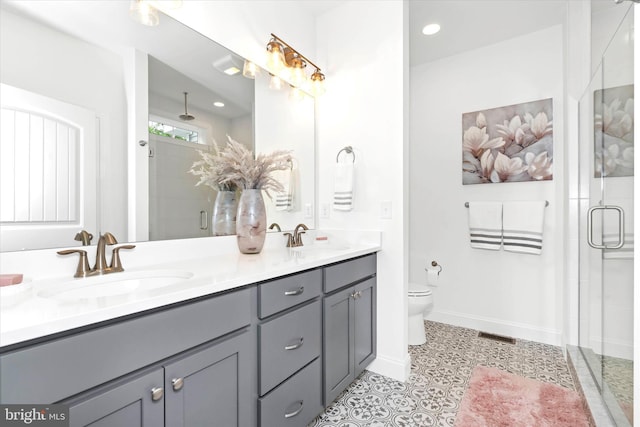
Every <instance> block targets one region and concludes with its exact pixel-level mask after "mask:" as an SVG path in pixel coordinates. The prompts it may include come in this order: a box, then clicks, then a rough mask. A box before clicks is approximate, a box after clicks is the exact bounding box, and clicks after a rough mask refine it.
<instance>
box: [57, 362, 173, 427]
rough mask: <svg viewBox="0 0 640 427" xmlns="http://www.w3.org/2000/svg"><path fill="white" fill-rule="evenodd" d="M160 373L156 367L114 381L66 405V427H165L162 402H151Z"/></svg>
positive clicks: (160, 381) (160, 378) (156, 389)
mask: <svg viewBox="0 0 640 427" xmlns="http://www.w3.org/2000/svg"><path fill="white" fill-rule="evenodd" d="M162 382H163V372H162V369H161V368H156V369H154V370H152V371H151V372H149V373H145V374H142V375H140V376H136V377H135V378H127V379H126V381H123V382H120V383H118V382H116V383H115V384H112V385H110V386H109V387H108V388H106V389H104V390H97V391H95V392H93V393H91V394H90V395H89V396H83V397H82V398H80V399H76V400H75V401H70V402H65V403H66V404H68V405H69V426H70V427H84V426H88V425H91V426H92V427H120V426H127V427H157V426H163V425H164V402H163V400H162V398H161V397H160V398H158V399H156V400H153V397H152V391H151V390H155V391H156V396H158V393H160V391H159V389H161V387H162Z"/></svg>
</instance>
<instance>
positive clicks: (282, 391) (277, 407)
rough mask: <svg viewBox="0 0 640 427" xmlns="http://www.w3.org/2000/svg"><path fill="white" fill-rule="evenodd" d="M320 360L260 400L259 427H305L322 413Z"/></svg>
mask: <svg viewBox="0 0 640 427" xmlns="http://www.w3.org/2000/svg"><path fill="white" fill-rule="evenodd" d="M321 384H322V379H321V366H320V359H316V360H315V361H314V362H313V363H311V364H309V365H308V366H306V367H305V368H304V369H302V370H301V371H300V372H298V373H297V374H295V375H294V376H293V377H291V378H290V379H289V380H288V381H287V382H285V383H283V384H281V385H280V386H279V387H278V388H276V389H275V390H273V391H272V392H271V393H269V395H268V396H266V397H263V398H262V399H260V404H259V408H260V425H261V426H262V427H273V426H278V427H300V426H306V425H307V424H309V423H310V422H311V420H313V419H314V418H315V417H316V416H317V415H318V414H319V413H320V412H322V409H323V408H322V400H321V399H322V398H321V394H322V393H321Z"/></svg>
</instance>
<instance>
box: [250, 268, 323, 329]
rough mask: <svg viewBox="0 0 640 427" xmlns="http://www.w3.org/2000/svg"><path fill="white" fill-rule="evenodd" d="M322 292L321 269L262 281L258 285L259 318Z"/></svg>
mask: <svg viewBox="0 0 640 427" xmlns="http://www.w3.org/2000/svg"><path fill="white" fill-rule="evenodd" d="M321 293H322V270H320V269H318V270H311V271H306V272H304V273H298V274H294V275H291V276H287V277H283V278H281V279H277V280H273V281H270V282H267V283H263V284H261V285H260V286H259V287H258V301H259V302H258V316H259V317H260V318H261V319H264V318H265V317H269V316H271V315H272V314H275V313H277V312H279V311H282V310H285V309H287V308H289V307H293V306H294V305H296V304H300V303H302V302H305V301H308V300H310V299H312V298H315V297H317V296H318V295H320V294H321Z"/></svg>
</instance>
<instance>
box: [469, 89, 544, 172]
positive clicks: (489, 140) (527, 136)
mask: <svg viewBox="0 0 640 427" xmlns="http://www.w3.org/2000/svg"><path fill="white" fill-rule="evenodd" d="M462 129H463V134H462V183H463V184H485V183H499V182H521V181H543V180H551V179H553V99H552V98H549V99H542V100H539V101H532V102H526V103H522V104H516V105H509V106H506V107H499V108H492V109H489V110H482V111H475V112H472V113H464V114H463V115H462Z"/></svg>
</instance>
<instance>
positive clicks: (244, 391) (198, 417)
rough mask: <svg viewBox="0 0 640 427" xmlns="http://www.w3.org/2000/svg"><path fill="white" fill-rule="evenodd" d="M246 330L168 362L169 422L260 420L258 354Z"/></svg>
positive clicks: (230, 425)
mask: <svg viewBox="0 0 640 427" xmlns="http://www.w3.org/2000/svg"><path fill="white" fill-rule="evenodd" d="M254 336H255V334H254V333H251V332H249V331H245V332H243V333H241V334H239V335H235V336H232V337H230V338H227V339H224V340H222V341H218V342H216V343H213V344H211V345H210V346H209V347H205V348H202V349H199V350H197V351H193V352H191V353H190V354H188V355H186V356H184V357H183V358H181V359H179V360H177V361H175V362H171V363H168V364H166V365H165V389H166V397H165V405H166V413H165V416H166V425H167V426H171V427H182V426H185V427H196V426H225V427H240V426H243V427H244V426H246V427H252V426H254V425H255V413H256V408H255V406H256V405H255V402H254V401H252V399H253V395H252V391H253V389H255V387H256V381H255V369H253V370H252V369H251V366H252V365H255V358H254V357H255V356H252V355H251V353H253V352H254V351H252V350H253V349H252V346H251V339H252V337H254Z"/></svg>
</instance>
